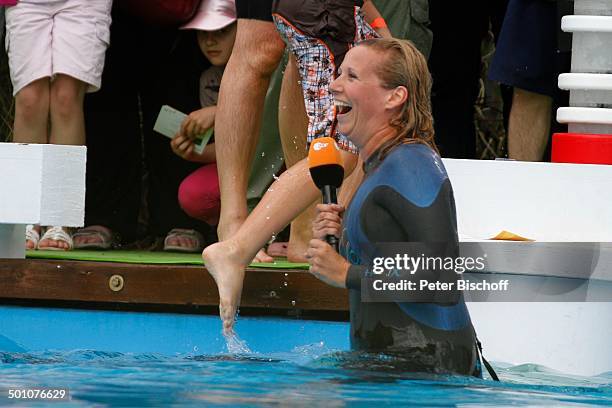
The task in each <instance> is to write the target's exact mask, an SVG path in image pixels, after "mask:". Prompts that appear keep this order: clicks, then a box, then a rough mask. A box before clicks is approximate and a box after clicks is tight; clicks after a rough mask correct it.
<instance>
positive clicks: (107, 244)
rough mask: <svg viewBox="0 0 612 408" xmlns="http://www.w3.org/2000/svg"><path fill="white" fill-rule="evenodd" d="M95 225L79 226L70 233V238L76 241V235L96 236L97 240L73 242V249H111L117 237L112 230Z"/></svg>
mask: <svg viewBox="0 0 612 408" xmlns="http://www.w3.org/2000/svg"><path fill="white" fill-rule="evenodd" d="M97 227H98V226H96V225H91V226H89V227H85V228H79V230H78V231H77V232H75V233H74V234H72V240H73V241H76V239H75V238H77V237H87V238H92V237H95V238H97V242H86V243H81V244H79V243H77V242H75V243H74V249H101V250H105V249H111V248H113V247H114V246H115V245H116V244H117V239H116V238H115V235H114V234H113V233H112V232H110V233H109V232H108V231H106V230H104V229H99V228H97Z"/></svg>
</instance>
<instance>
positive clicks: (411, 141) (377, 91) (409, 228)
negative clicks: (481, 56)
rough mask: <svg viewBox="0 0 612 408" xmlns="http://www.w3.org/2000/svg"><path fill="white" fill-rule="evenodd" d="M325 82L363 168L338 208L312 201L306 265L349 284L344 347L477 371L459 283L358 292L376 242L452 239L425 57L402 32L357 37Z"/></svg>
mask: <svg viewBox="0 0 612 408" xmlns="http://www.w3.org/2000/svg"><path fill="white" fill-rule="evenodd" d="M330 89H331V91H332V92H333V94H334V99H335V101H336V102H335V103H336V106H337V108H338V109H339V114H338V130H339V131H340V132H341V133H342V134H345V135H347V136H348V137H349V139H350V140H351V141H352V142H353V143H354V144H355V145H356V146H357V147H358V148H359V155H360V158H361V159H362V160H363V163H364V171H365V177H364V180H363V182H362V183H361V185H360V186H359V188H358V190H357V192H356V193H355V195H354V196H353V199H352V201H351V204H350V206H349V207H348V210H347V211H346V213H345V214H343V212H344V208H343V207H341V206H339V205H322V204H321V205H319V206H318V208H317V210H318V213H317V217H316V219H315V221H314V222H313V236H314V237H315V238H314V239H313V240H312V241H311V242H310V247H309V249H308V252H307V258H308V259H309V262H310V265H311V267H310V270H311V272H312V273H313V274H314V275H315V276H316V277H318V278H319V279H321V280H323V281H324V282H326V283H328V284H330V285H333V286H338V287H346V288H348V289H349V290H350V311H351V343H352V346H353V348H356V349H359V350H365V351H374V352H385V353H392V354H393V355H399V356H401V359H402V362H403V364H402V366H403V367H406V368H407V369H410V370H414V371H429V372H440V373H454V374H465V375H480V363H479V358H478V351H477V348H476V338H475V334H474V328H473V327H472V324H471V321H470V317H469V313H468V311H467V308H466V306H465V303H464V302H463V298H462V297H461V296H460V294H459V293H455V296H456V297H455V298H454V301H448V300H446V303H441V302H433V301H431V302H429V303H411V302H383V303H367V302H363V300H362V293H361V289H362V285H361V281H362V278H364V277H366V276H367V275H368V269H369V266H371V265H372V262H373V260H372V257H373V255H372V254H373V253H374V251H373V248H375V246H376V244H377V243H384V242H405V243H409V242H413V243H415V242H418V243H422V245H425V246H426V245H428V244H433V243H436V244H439V243H446V244H450V245H445V247H446V248H451V250H450V251H451V253H453V252H454V250H455V249H456V247H457V241H458V239H457V222H456V214H455V204H454V199H453V192H452V187H451V185H450V182H449V179H448V177H447V175H446V171H445V169H444V165H443V164H442V161H441V159H440V156H439V155H438V153H437V148H436V146H435V143H434V130H433V120H432V114H431V103H430V89H431V77H430V74H429V71H428V69H427V63H426V61H425V58H424V57H423V56H422V55H421V54H420V53H419V51H417V49H416V48H415V47H414V46H413V45H412V44H411V43H410V42H408V41H403V40H396V39H378V40H368V41H364V42H362V43H360V44H359V45H358V46H356V47H354V48H353V49H351V50H350V51H349V52H348V54H347V56H346V58H345V60H344V62H343V63H342V65H341V67H340V71H339V77H338V78H337V79H336V80H335V81H334V82H333V83H332V86H331V88H330ZM328 234H331V235H335V236H337V237H341V251H340V252H341V253H342V255H340V254H338V253H336V252H335V251H334V250H333V249H332V247H331V246H330V245H329V244H327V243H326V242H325V241H324V239H325V236H326V235H328ZM433 246H434V247H435V246H436V245H433ZM438 246H439V245H438ZM453 248H454V249H453ZM419 255H420V251H419V253H418V255H416V256H419ZM349 260H350V261H349ZM418 273H424V272H421V271H419V272H418ZM452 274H454V272H452ZM421 277H426V275H421ZM364 288H365V286H364ZM431 300H433V299H431Z"/></svg>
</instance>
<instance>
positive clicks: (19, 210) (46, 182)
mask: <svg viewBox="0 0 612 408" xmlns="http://www.w3.org/2000/svg"><path fill="white" fill-rule="evenodd" d="M85 162H86V148H85V146H63V145H48V144H18V143H0V174H1V175H2V182H1V183H0V197H1V199H0V258H24V257H25V226H26V225H27V224H41V225H62V226H66V227H80V226H83V222H84V219H85Z"/></svg>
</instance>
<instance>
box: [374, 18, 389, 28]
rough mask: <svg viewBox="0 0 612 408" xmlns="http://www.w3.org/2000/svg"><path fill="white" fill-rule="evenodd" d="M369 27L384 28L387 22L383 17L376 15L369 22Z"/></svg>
mask: <svg viewBox="0 0 612 408" xmlns="http://www.w3.org/2000/svg"><path fill="white" fill-rule="evenodd" d="M370 27H372V28H374V29H377V28H386V27H387V22H386V21H385V19H384V18H382V17H378V18H375V19H374V20H373V21H372V22H371V23H370Z"/></svg>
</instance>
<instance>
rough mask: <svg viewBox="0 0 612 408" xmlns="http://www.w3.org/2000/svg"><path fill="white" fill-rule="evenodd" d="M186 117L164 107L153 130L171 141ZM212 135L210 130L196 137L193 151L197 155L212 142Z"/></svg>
mask: <svg viewBox="0 0 612 408" xmlns="http://www.w3.org/2000/svg"><path fill="white" fill-rule="evenodd" d="M186 117H187V115H185V114H184V113H183V112H181V111H178V110H176V109H174V108H173V107H171V106H168V105H164V106H162V107H161V110H160V111H159V115H158V116H157V120H156V121H155V125H154V126H153V130H154V131H156V132H158V133H161V134H162V135H164V136H166V137H168V138H169V139H172V138H174V135H176V134H177V133H178V131H179V130H180V129H181V123H183V120H185V118H186ZM212 134H213V129H212V128H210V129H208V130H207V131H206V132H204V133H203V134H202V135H198V136H197V137H196V139H197V140H196V141H195V143H194V149H193V150H194V152H195V153H197V154H202V152H203V151H204V148H205V147H206V145H207V144H208V142H209V141H210V138H211V136H212Z"/></svg>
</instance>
